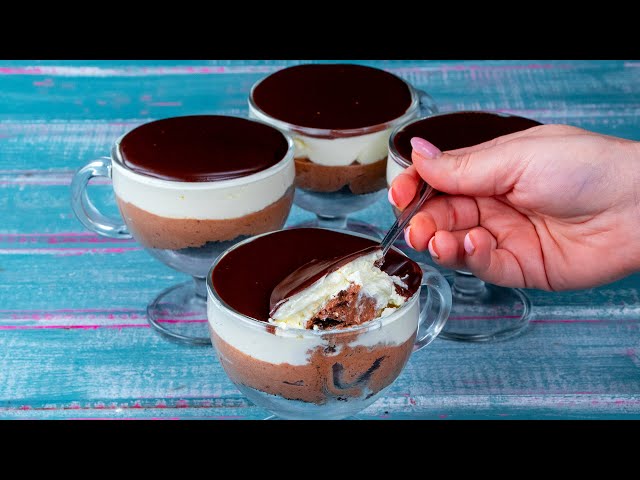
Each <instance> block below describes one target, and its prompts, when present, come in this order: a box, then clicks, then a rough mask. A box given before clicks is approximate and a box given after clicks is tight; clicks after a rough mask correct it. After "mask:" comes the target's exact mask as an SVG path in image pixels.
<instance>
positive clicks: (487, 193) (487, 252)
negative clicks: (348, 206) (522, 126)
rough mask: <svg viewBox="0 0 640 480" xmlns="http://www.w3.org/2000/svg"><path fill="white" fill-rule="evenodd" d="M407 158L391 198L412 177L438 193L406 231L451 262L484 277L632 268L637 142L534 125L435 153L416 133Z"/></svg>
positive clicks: (571, 278)
mask: <svg viewBox="0 0 640 480" xmlns="http://www.w3.org/2000/svg"><path fill="white" fill-rule="evenodd" d="M411 143H412V145H413V154H412V159H413V166H411V167H409V168H408V169H407V170H405V171H404V173H402V174H400V175H399V176H398V177H396V179H395V180H394V182H393V184H392V186H391V189H390V192H389V199H390V201H391V202H392V203H393V204H394V205H395V206H396V207H397V208H399V209H401V210H402V209H403V208H405V207H406V206H407V205H408V203H409V202H410V201H411V199H412V198H413V196H414V194H415V191H416V187H417V184H418V179H419V176H420V177H422V178H423V179H424V180H425V181H426V182H428V183H429V184H430V185H432V186H433V187H434V188H435V189H437V190H439V191H441V192H443V193H445V194H446V195H439V196H437V197H435V198H433V199H431V200H430V201H428V202H427V203H426V204H425V205H424V207H423V208H422V209H421V211H420V212H418V213H417V214H416V215H415V216H414V218H413V219H412V220H411V223H410V225H409V226H408V227H407V229H406V230H405V238H406V240H407V243H408V244H409V245H410V246H412V247H413V248H415V249H416V250H424V249H426V248H428V249H429V251H430V253H431V255H432V257H433V259H434V260H435V261H436V262H437V263H439V264H440V265H443V266H445V267H449V268H464V269H468V270H469V271H471V272H472V273H473V274H475V275H476V276H478V277H479V278H481V279H483V280H485V281H488V282H490V283H493V284H496V285H502V286H511V287H530V288H540V289H545V290H567V289H578V288H588V287H593V286H596V285H600V284H604V283H608V282H611V281H614V280H616V279H618V278H621V277H623V276H626V275H628V274H630V273H632V272H634V271H637V270H640V143H638V142H633V141H630V140H624V139H620V138H615V137H609V136H605V135H599V134H596V133H592V132H589V131H586V130H582V129H580V128H576V127H570V126H566V125H542V126H539V127H533V128H530V129H528V130H524V131H521V132H517V133H513V134H510V135H506V136H503V137H498V138H496V139H494V140H492V141H490V142H486V143H484V144H481V145H476V146H473V147H469V148H464V149H459V150H452V151H448V152H440V151H439V150H438V149H437V148H436V147H435V146H434V145H432V144H430V143H429V142H427V141H425V140H423V139H418V138H414V139H413V140H412V141H411Z"/></svg>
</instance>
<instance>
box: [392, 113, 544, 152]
mask: <svg viewBox="0 0 640 480" xmlns="http://www.w3.org/2000/svg"><path fill="white" fill-rule="evenodd" d="M536 125H542V124H541V123H540V122H537V121H535V120H531V119H529V118H523V117H516V116H512V115H510V116H503V115H500V114H495V113H490V112H456V113H448V114H444V115H436V116H434V117H428V118H425V119H423V120H419V121H417V122H414V123H412V124H410V125H407V126H406V127H404V128H402V129H400V130H399V131H398V132H397V133H396V135H395V137H394V139H393V144H394V146H395V147H396V150H397V151H398V153H399V154H400V155H401V156H402V158H404V159H405V160H407V162H409V163H411V150H412V148H411V143H410V142H411V139H412V138H413V137H420V138H424V139H425V140H428V141H429V142H431V143H433V144H434V145H435V146H436V147H438V148H439V149H440V150H442V151H445V150H454V149H456V148H464V147H470V146H472V145H477V144H479V143H483V142H487V141H489V140H493V139H494V138H496V137H501V136H502V135H507V134H509V133H514V132H519V131H521V130H526V129H528V128H531V127H535V126H536Z"/></svg>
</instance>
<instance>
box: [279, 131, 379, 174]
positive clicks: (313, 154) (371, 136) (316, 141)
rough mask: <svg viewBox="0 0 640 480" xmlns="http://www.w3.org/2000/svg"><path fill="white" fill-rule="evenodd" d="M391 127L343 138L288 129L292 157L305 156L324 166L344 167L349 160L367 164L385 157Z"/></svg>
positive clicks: (348, 163) (349, 163) (349, 162)
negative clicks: (298, 132)
mask: <svg viewBox="0 0 640 480" xmlns="http://www.w3.org/2000/svg"><path fill="white" fill-rule="evenodd" d="M391 130H392V129H390V128H389V129H386V130H381V131H379V132H374V133H368V134H366V135H359V136H357V137H347V138H316V137H307V136H304V135H299V134H296V133H294V132H290V135H291V136H292V137H293V143H294V144H295V147H296V153H295V156H296V158H308V159H309V160H311V161H312V162H313V163H317V164H318V165H324V166H327V167H345V166H348V165H351V164H352V163H353V162H358V163H359V164H361V165H369V164H371V163H375V162H378V161H380V160H382V159H384V158H385V157H386V156H387V144H388V142H389V137H390V136H391Z"/></svg>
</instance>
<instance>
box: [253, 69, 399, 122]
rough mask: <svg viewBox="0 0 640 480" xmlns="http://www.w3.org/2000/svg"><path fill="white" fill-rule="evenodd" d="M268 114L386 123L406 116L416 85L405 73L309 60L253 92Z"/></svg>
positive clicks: (295, 118) (304, 119) (298, 118)
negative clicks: (401, 75)
mask: <svg viewBox="0 0 640 480" xmlns="http://www.w3.org/2000/svg"><path fill="white" fill-rule="evenodd" d="M252 99H253V102H254V104H255V105H256V106H257V107H258V108H259V109H260V110H262V111H263V112H264V113H266V114H267V115H269V116H271V117H273V118H275V119H277V120H281V121H284V122H287V123H290V124H292V125H297V126H300V127H310V128H320V129H332V130H339V129H353V128H363V127H370V126H374V125H380V124H383V123H386V122H389V121H391V120H395V119H396V118H398V117H400V116H402V115H403V114H404V113H405V112H406V111H407V110H408V109H409V107H410V105H411V101H412V98H411V90H410V89H409V86H408V85H407V83H406V82H404V81H403V80H402V79H400V78H399V77H396V76H395V75H393V74H391V73H388V72H385V71H384V70H380V69H377V68H372V67H366V66H363V65H352V64H324V65H318V64H308V65H297V66H294V67H289V68H284V69H282V70H279V71H277V72H275V73H273V74H271V75H269V76H268V77H267V78H265V79H264V80H262V81H261V82H260V83H259V84H258V85H256V87H255V88H254V90H253V92H252Z"/></svg>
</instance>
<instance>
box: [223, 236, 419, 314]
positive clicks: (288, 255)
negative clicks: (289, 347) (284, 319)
mask: <svg viewBox="0 0 640 480" xmlns="http://www.w3.org/2000/svg"><path fill="white" fill-rule="evenodd" d="M378 245H379V244H378V243H377V242H374V241H373V240H368V239H366V238H361V237H356V236H355V235H349V234H346V233H341V232H334V231H332V230H323V229H318V228H296V229H290V230H280V231H278V232H274V233H271V234H269V235H265V236H262V237H260V238H256V239H255V240H253V241H252V242H249V243H246V244H244V245H242V246H240V247H238V248H236V249H235V250H233V251H231V252H230V253H228V254H227V255H225V256H224V258H222V259H221V260H220V262H219V263H218V265H216V268H215V269H214V270H213V273H212V279H211V280H212V283H213V287H214V288H215V290H216V292H217V293H218V295H219V296H220V298H221V299H222V301H224V302H225V303H226V304H227V305H228V306H230V307H231V308H233V309H234V310H236V311H238V312H240V313H242V314H244V315H247V316H248V317H252V318H255V319H257V320H262V321H265V322H266V321H267V320H268V319H269V311H270V308H271V306H270V298H271V293H272V292H273V290H274V288H275V287H276V286H277V285H278V283H280V282H281V281H282V280H283V279H284V278H285V277H287V276H288V275H289V274H291V272H293V271H295V270H296V269H298V268H300V267H302V266H303V265H305V264H307V263H309V262H311V261H314V260H317V261H323V260H332V261H333V260H334V259H335V258H337V257H343V256H345V255H349V254H352V253H354V252H358V251H360V250H362V249H364V248H367V247H372V246H373V247H376V246H378ZM382 270H384V271H385V272H387V273H388V274H389V275H398V276H399V277H400V278H402V277H404V276H405V275H407V274H408V277H407V278H406V279H404V278H403V280H404V281H405V283H406V284H407V285H408V293H409V295H413V294H414V293H415V292H416V291H417V290H418V288H419V286H420V282H421V280H422V270H421V269H420V267H419V265H418V264H417V263H415V262H414V261H413V260H411V259H409V258H407V257H405V256H404V255H402V254H400V253H397V252H395V251H393V250H390V251H389V253H388V254H387V256H386V258H385V263H384V265H383V266H382ZM318 278H319V277H318Z"/></svg>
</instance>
